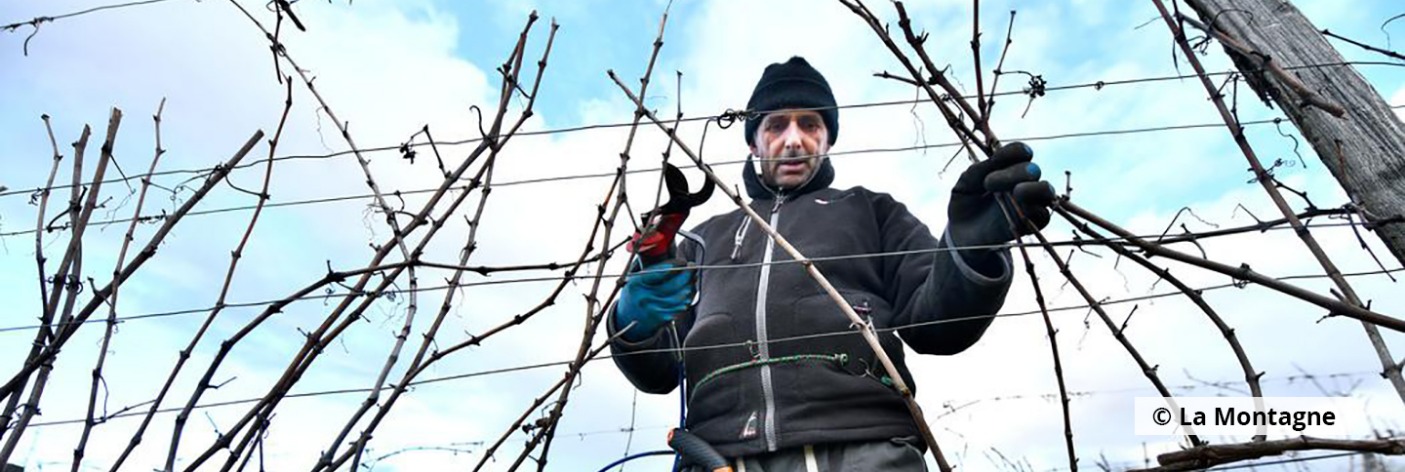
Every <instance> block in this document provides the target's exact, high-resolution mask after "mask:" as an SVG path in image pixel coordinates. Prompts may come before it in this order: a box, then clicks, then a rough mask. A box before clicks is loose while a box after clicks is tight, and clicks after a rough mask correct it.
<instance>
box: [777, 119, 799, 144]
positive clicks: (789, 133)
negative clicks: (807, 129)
mask: <svg viewBox="0 0 1405 472" xmlns="http://www.w3.org/2000/svg"><path fill="white" fill-rule="evenodd" d="M801 138H802V135H801V133H800V126H799V125H798V124H796V123H794V122H792V123H791V124H790V126H786V127H785V135H783V136H782V137H781V139H782V140H783V142H784V143H785V147H786V149H799V148H800V147H801Z"/></svg>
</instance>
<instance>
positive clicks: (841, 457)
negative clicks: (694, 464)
mask: <svg viewBox="0 0 1405 472" xmlns="http://www.w3.org/2000/svg"><path fill="white" fill-rule="evenodd" d="M918 443H919V441H918V440H917V439H916V438H894V439H891V440H888V441H874V442H864V443H843V444H822V445H817V446H805V447H802V448H793V449H787V450H782V451H776V452H773V453H769V454H759V455H755V456H747V457H743V458H739V459H734V460H733V462H732V468H733V469H734V470H736V472H849V471H877V470H882V471H895V472H927V463H926V456H925V455H924V454H923V450H924V449H925V448H920V449H919V448H918V447H917V446H915V444H918ZM683 470H685V471H701V469H699V468H684V469H683Z"/></svg>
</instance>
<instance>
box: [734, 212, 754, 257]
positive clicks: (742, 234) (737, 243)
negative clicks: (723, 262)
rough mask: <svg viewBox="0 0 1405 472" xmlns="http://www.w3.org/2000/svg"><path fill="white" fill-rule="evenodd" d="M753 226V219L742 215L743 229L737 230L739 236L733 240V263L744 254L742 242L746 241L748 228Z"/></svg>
mask: <svg viewBox="0 0 1405 472" xmlns="http://www.w3.org/2000/svg"><path fill="white" fill-rule="evenodd" d="M748 226H751V217H749V216H747V215H742V224H741V227H739V228H737V235H736V236H735V237H734V238H732V262H736V261H737V257H738V256H740V255H741V252H742V241H745V240H746V228H747V227H748Z"/></svg>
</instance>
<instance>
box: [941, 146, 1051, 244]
mask: <svg viewBox="0 0 1405 472" xmlns="http://www.w3.org/2000/svg"><path fill="white" fill-rule="evenodd" d="M1033 158H1034V150H1032V149H1030V148H1029V146H1027V145H1025V144H1024V143H1021V142H1012V143H1009V144H1006V145H1004V146H1001V147H1000V149H997V150H996V151H995V155H994V156H991V158H990V159H986V160H984V161H981V162H977V163H975V164H972V165H971V167H968V168H967V169H966V171H965V172H962V173H961V177H960V178H959V179H957V181H956V186H955V187H953V188H952V189H951V203H950V204H949V205H948V207H947V217H948V218H949V220H948V223H947V231H948V232H949V233H950V239H951V240H950V241H947V242H948V243H951V245H952V246H982V245H990V244H1004V243H1007V242H1010V241H1013V240H1015V239H1016V238H1018V237H1019V236H1024V235H1027V234H1033V230H1031V229H1030V228H1029V225H1028V224H1026V223H1025V222H1023V221H1021V220H1020V217H1019V214H1018V213H1015V210H1014V208H1012V207H1011V205H1010V197H1011V196H1014V199H1015V201H1016V202H1017V204H1018V207H1019V211H1020V212H1021V213H1023V214H1024V216H1025V217H1026V218H1028V219H1029V222H1030V223H1033V224H1034V225H1035V227H1037V228H1039V229H1043V228H1044V226H1046V225H1048V224H1049V205H1050V204H1052V203H1053V202H1054V198H1055V195H1054V187H1053V186H1052V185H1049V183H1048V182H1044V181H1042V180H1039V174H1040V172H1039V166H1038V165H1037V164H1035V163H1033V162H1030V161H1031V160H1032V159H1033ZM997 199H998V200H999V201H1003V202H1004V204H1005V206H1006V208H1005V209H1003V210H1002V209H1001V208H1000V203H999V202H998V201H997ZM1006 211H1008V212H1009V215H1008V218H1007V216H1006V213H1005V212H1006ZM1012 222H1013V224H1014V228H1012V227H1011V223H1012ZM1012 229H1013V230H1015V231H1018V234H1016V233H1013V232H1011V231H1012ZM974 252H976V253H988V252H991V251H974Z"/></svg>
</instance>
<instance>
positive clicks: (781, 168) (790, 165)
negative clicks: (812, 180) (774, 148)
mask: <svg viewBox="0 0 1405 472" xmlns="http://www.w3.org/2000/svg"><path fill="white" fill-rule="evenodd" d="M809 165H810V164H809V163H808V162H805V160H804V159H795V160H785V161H780V162H778V163H776V173H778V174H789V173H795V172H803V171H804V170H805V168H806V167H809Z"/></svg>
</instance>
